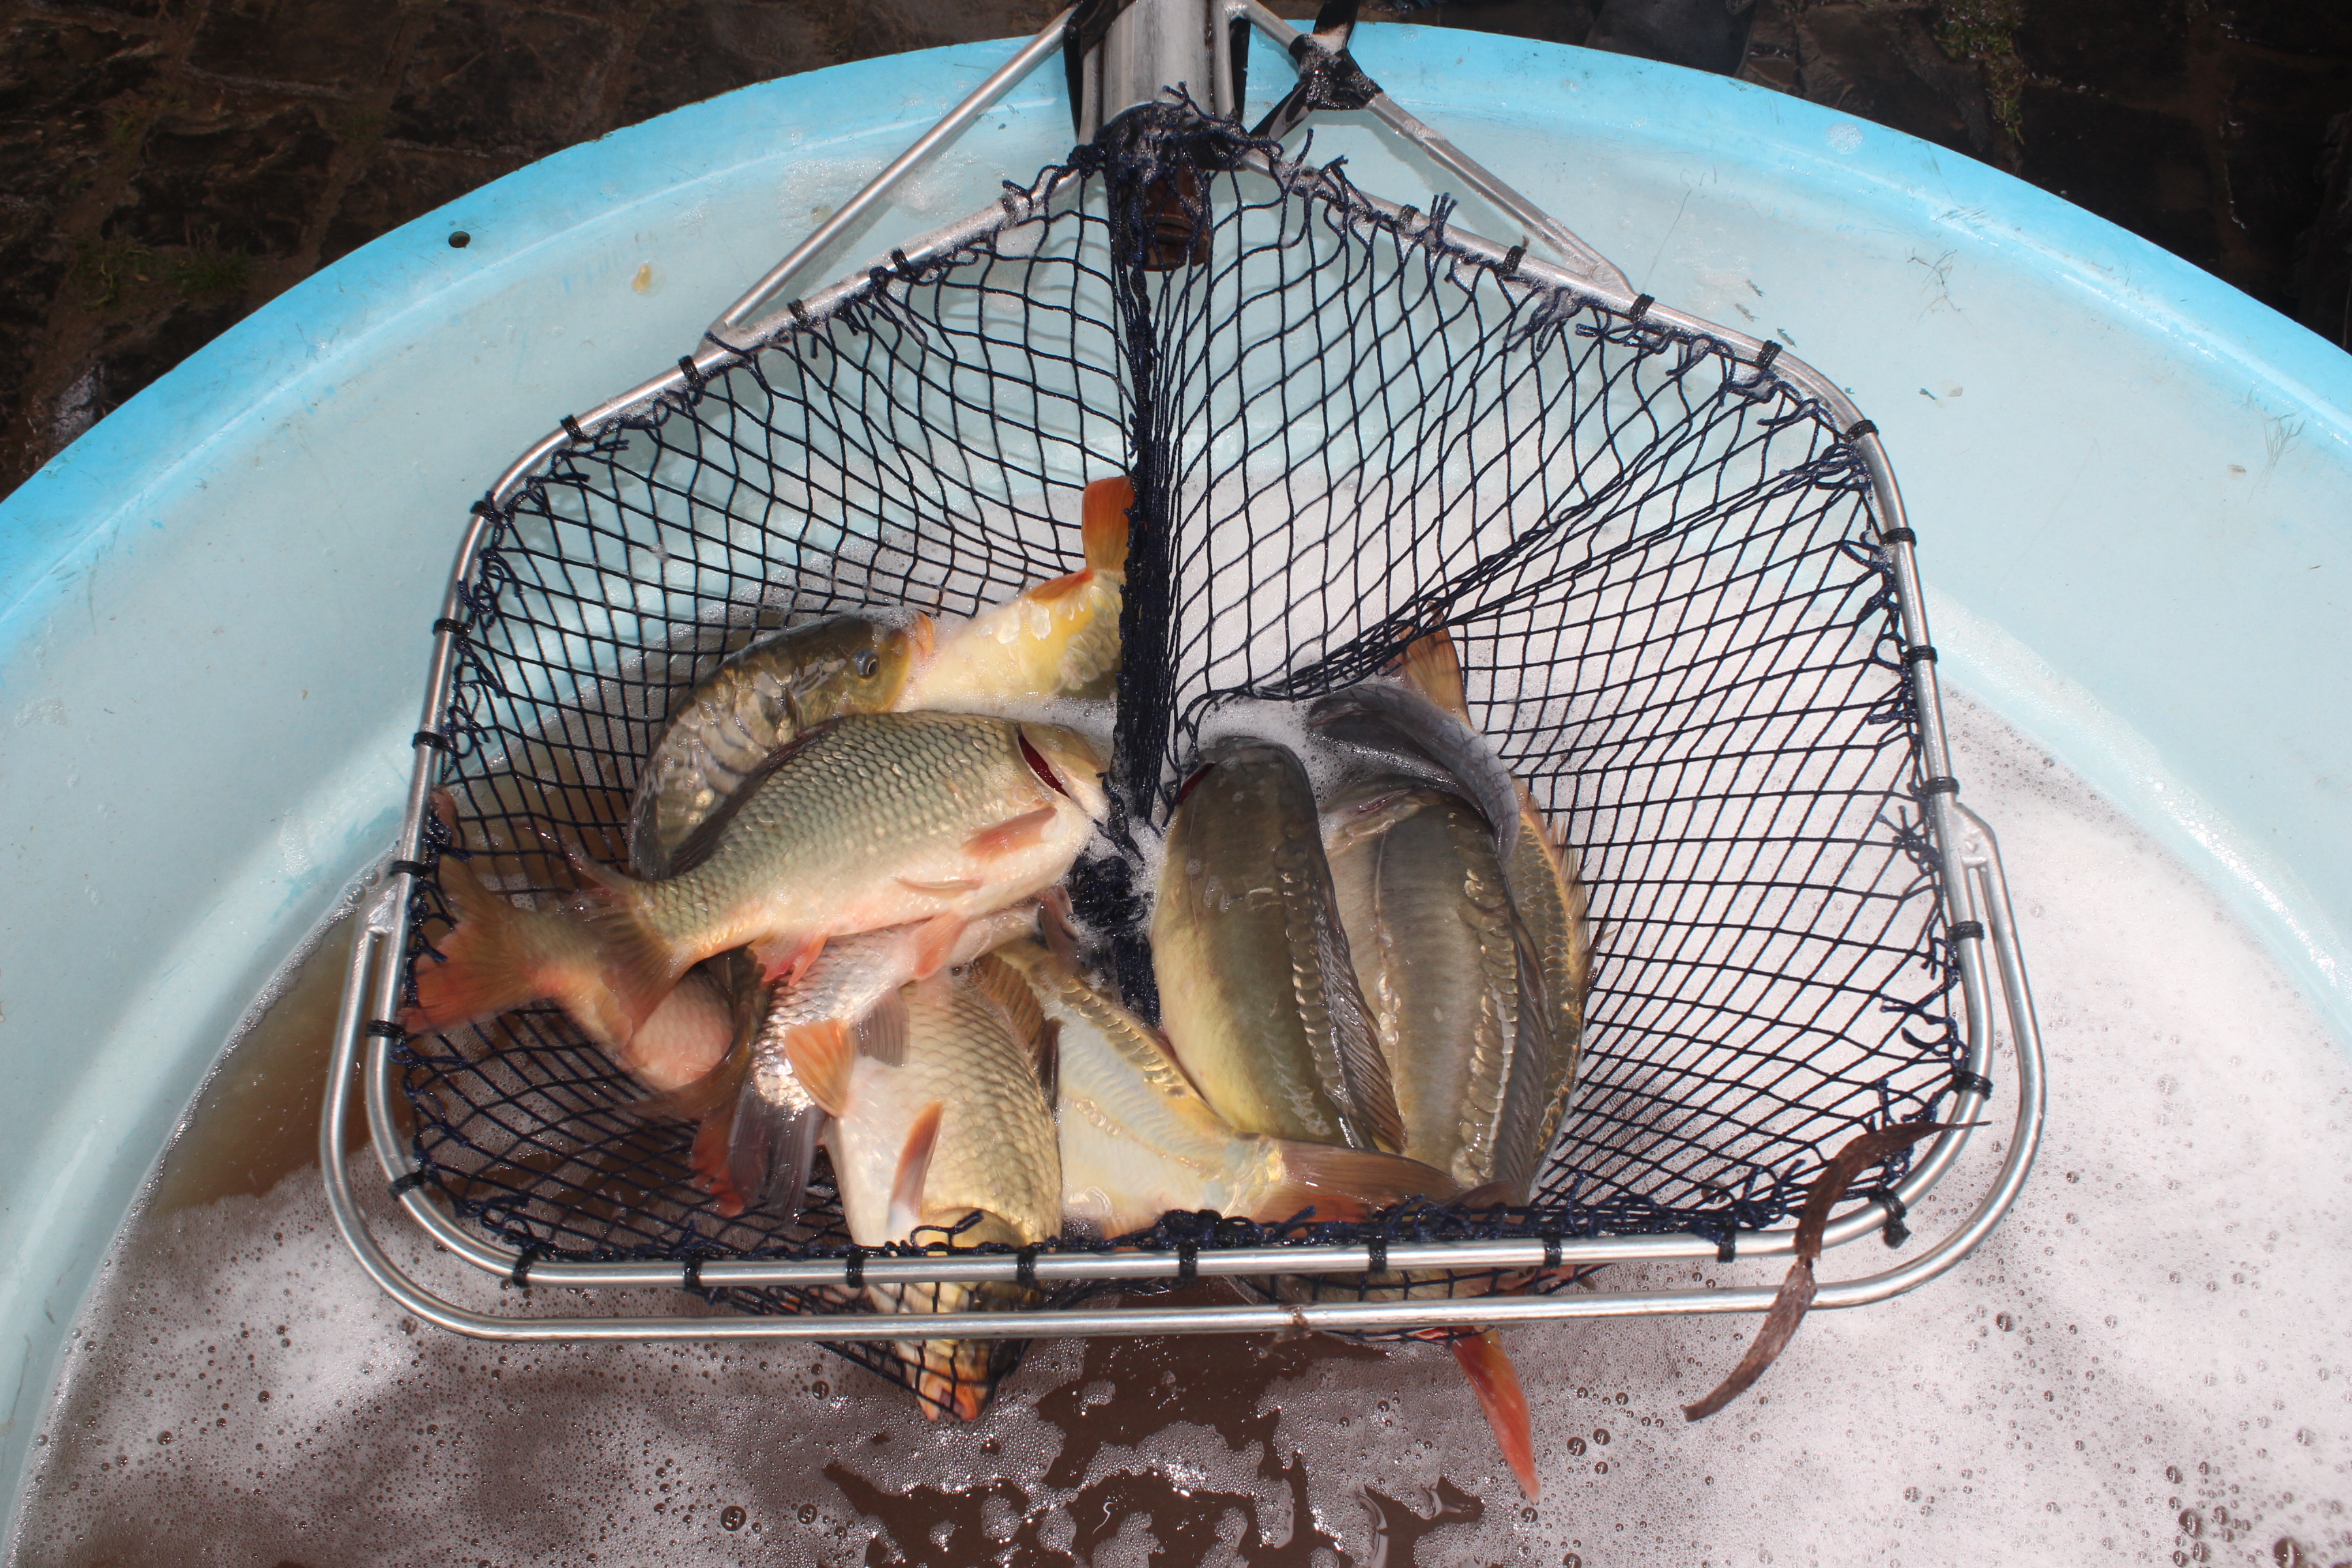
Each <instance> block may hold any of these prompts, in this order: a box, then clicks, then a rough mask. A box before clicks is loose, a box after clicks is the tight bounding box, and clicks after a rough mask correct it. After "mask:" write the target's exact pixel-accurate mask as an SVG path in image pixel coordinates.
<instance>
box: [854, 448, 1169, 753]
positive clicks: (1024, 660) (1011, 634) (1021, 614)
mask: <svg viewBox="0 0 2352 1568" xmlns="http://www.w3.org/2000/svg"><path fill="white" fill-rule="evenodd" d="M1134 504H1135V487H1134V486H1133V485H1131V484H1129V482H1128V481H1127V480H1126V479H1097V480H1096V481H1095V482H1094V483H1093V484H1090V485H1088V486H1087V489H1086V499H1085V502H1084V506H1085V516H1084V520H1083V521H1082V523H1081V525H1080V532H1081V538H1082V542H1083V547H1084V549H1085V551H1086V557H1087V563H1086V565H1085V566H1084V567H1083V568H1082V569H1080V570H1079V571H1076V572H1072V573H1068V574H1065V575H1063V576H1060V577H1056V578H1054V579H1053V580H1052V581H1051V582H1046V583H1040V584H1037V585H1036V586H1035V587H1033V588H1030V589H1027V590H1025V591H1024V592H1023V593H1021V594H1020V595H1017V596H1015V597H1013V598H1012V599H1008V600H1007V601H1005V602H1004V603H1003V604H1001V605H988V606H986V607H984V608H982V610H981V611H980V613H979V614H977V615H975V616H972V617H971V619H970V620H968V621H965V622H962V623H961V624H958V625H942V626H941V627H940V637H939V646H938V647H937V649H936V650H935V651H934V652H933V653H932V655H931V657H930V658H929V659H928V660H926V661H925V663H924V665H923V667H922V668H920V669H919V671H917V672H916V674H915V676H914V678H913V679H911V680H909V681H908V685H907V689H906V692H905V694H904V696H903V697H902V698H901V699H900V701H899V704H898V705H899V706H900V707H901V708H904V709H908V710H915V709H924V708H946V709H957V708H971V707H973V706H976V705H982V706H984V705H989V704H994V703H1003V702H1034V701H1043V700H1053V699H1055V698H1064V697H1076V698H1097V697H1107V696H1108V695H1109V694H1110V690H1109V686H1110V679H1111V677H1112V676H1114V675H1115V674H1117V673H1118V660H1119V640H1118V618H1119V608H1120V604H1121V601H1122V599H1123V597H1124V595H1125V594H1126V590H1127V532H1128V521H1127V512H1128V509H1129V507H1131V506H1133V505H1134Z"/></svg>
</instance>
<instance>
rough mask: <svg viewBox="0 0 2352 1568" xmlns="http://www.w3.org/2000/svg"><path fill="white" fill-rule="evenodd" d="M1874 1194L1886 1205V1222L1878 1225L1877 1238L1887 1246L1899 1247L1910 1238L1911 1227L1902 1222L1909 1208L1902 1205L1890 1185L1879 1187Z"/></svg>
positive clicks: (1901, 1201)
mask: <svg viewBox="0 0 2352 1568" xmlns="http://www.w3.org/2000/svg"><path fill="white" fill-rule="evenodd" d="M1876 1196H1877V1198H1878V1201H1879V1202H1880V1203H1882V1204H1884V1205H1886V1223H1885V1225H1884V1226H1880V1227H1879V1232H1878V1235H1879V1238H1880V1239H1881V1240H1883V1241H1885V1243H1886V1245H1887V1246H1889V1247H1900V1246H1902V1245H1903V1244H1904V1243H1905V1242H1906V1241H1908V1240H1910V1239H1911V1227H1910V1226H1907V1225H1905V1224H1904V1223H1903V1221H1904V1218H1905V1216H1906V1215H1908V1214H1909V1213H1910V1210H1908V1209H1907V1208H1906V1207H1905V1206H1904V1205H1903V1200H1902V1199H1901V1198H1899V1197H1897V1196H1895V1189H1894V1188H1892V1187H1881V1188H1880V1189H1879V1190H1878V1193H1877V1194H1876Z"/></svg>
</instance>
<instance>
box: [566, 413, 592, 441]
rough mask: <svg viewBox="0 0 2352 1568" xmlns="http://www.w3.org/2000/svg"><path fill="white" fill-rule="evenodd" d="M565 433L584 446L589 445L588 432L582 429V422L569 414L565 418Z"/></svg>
mask: <svg viewBox="0 0 2352 1568" xmlns="http://www.w3.org/2000/svg"><path fill="white" fill-rule="evenodd" d="M563 433H564V434H565V435H567V436H569V437H572V439H573V440H575V441H577V442H579V443H580V444H581V445H583V446H586V445H587V443H588V432H587V431H585V430H583V429H582V428H580V421H578V420H577V419H574V418H573V417H572V416H571V415H569V414H567V415H565V416H563Z"/></svg>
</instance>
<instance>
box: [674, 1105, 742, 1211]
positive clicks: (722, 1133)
mask: <svg viewBox="0 0 2352 1568" xmlns="http://www.w3.org/2000/svg"><path fill="white" fill-rule="evenodd" d="M734 1135H735V1102H734V1101H733V1100H728V1101H727V1102H725V1103H724V1104H721V1105H717V1106H713V1107H712V1108H711V1110H710V1112H709V1115H707V1116H705V1117H704V1118H703V1119H702V1126H701V1127H700V1128H699V1129H698V1130H697V1131H696V1132H695V1134H694V1151H693V1152H692V1153H691V1154H689V1155H688V1160H687V1163H688V1164H690V1165H692V1166H693V1167H694V1176H695V1184H696V1185H697V1186H698V1187H700V1188H701V1189H702V1190H703V1191H704V1192H706V1193H709V1194H710V1195H711V1196H712V1197H713V1198H715V1199H717V1200H718V1203H717V1205H716V1206H717V1207H718V1210H719V1213H720V1214H722V1215H725V1216H726V1217H728V1218H729V1219H733V1218H734V1217H735V1216H736V1215H739V1214H741V1213H742V1212H743V1194H741V1193H740V1192H738V1191H737V1190H736V1187H735V1183H734V1180H733V1178H732V1176H731V1175H730V1173H729V1170H728V1159H727V1152H728V1146H729V1145H730V1143H731V1142H733V1140H734Z"/></svg>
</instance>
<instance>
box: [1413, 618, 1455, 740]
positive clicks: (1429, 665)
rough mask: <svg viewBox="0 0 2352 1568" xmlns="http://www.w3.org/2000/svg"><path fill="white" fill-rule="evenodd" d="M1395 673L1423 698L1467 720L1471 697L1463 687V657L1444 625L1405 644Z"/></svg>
mask: <svg viewBox="0 0 2352 1568" xmlns="http://www.w3.org/2000/svg"><path fill="white" fill-rule="evenodd" d="M1397 674H1398V675H1400V676H1401V677H1402V678H1403V679H1404V683H1405V684H1406V685H1408V686H1410V687H1412V689H1414V690H1416V691H1418V692H1420V693H1421V694H1422V695H1423V697H1426V698H1428V699H1429V700H1431V701H1432V702H1434V703H1436V704H1437V705H1438V706H1439V707H1440V708H1443V709H1444V710H1446V711H1447V712H1448V713H1451V714H1453V715H1454V717H1455V718H1456V719H1459V720H1461V721H1463V722H1464V723H1465V724H1466V723H1468V722H1469V721H1470V700H1469V698H1468V696H1467V695H1466V694H1465V692H1464V691H1463V689H1462V656H1461V655H1460V654H1459V653H1457V652H1455V651H1454V636H1453V634H1452V633H1450V632H1448V631H1447V630H1446V629H1445V628H1444V626H1440V627H1438V628H1437V629H1436V630H1435V631H1433V632H1429V633H1426V634H1424V635H1423V636H1421V637H1415V638H1413V639H1412V642H1411V643H1409V644H1407V645H1406V646H1405V650H1404V657H1403V658H1402V660H1400V661H1399V663H1398V667H1397Z"/></svg>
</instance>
